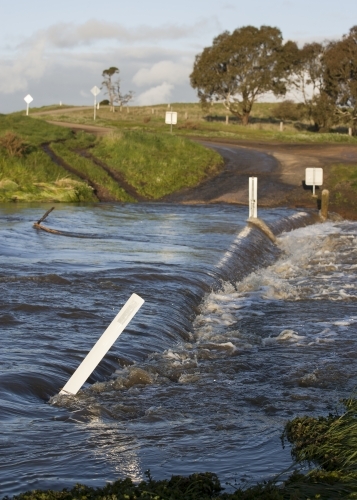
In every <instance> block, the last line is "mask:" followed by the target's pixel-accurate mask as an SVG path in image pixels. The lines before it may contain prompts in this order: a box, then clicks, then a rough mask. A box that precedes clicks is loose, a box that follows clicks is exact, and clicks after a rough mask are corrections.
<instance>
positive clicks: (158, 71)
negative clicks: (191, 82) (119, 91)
mask: <svg viewBox="0 0 357 500" xmlns="http://www.w3.org/2000/svg"><path fill="white" fill-rule="evenodd" d="M191 71H192V62H191V61H190V64H188V63H186V64H183V63H174V62H173V61H160V62H158V63H156V64H154V65H153V66H151V68H142V69H140V70H139V71H138V72H137V73H136V74H135V75H134V77H133V82H134V83H135V85H137V86H138V87H142V86H145V85H154V84H155V83H161V82H167V83H173V84H180V83H184V82H185V81H188V78H189V74H190V72H191Z"/></svg>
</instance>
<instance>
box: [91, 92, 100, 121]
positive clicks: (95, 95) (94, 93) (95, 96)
mask: <svg viewBox="0 0 357 500" xmlns="http://www.w3.org/2000/svg"><path fill="white" fill-rule="evenodd" d="M91 92H92V94H93V95H94V120H95V118H96V109H97V95H98V94H100V89H99V88H98V87H97V86H96V85H95V86H94V87H93V88H92V90H91Z"/></svg>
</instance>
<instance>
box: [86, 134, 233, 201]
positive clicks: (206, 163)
mask: <svg viewBox="0 0 357 500" xmlns="http://www.w3.org/2000/svg"><path fill="white" fill-rule="evenodd" d="M92 152H93V154H94V155H95V156H96V157H98V158H100V159H101V160H103V161H104V162H106V163H107V164H108V165H109V166H110V167H112V168H113V169H115V170H118V171H120V172H121V173H123V174H124V176H125V178H126V179H127V180H128V182H130V184H131V185H132V186H134V187H135V189H136V190H137V192H138V193H139V194H141V195H142V196H144V197H147V198H151V199H159V198H161V197H162V196H165V195H166V194H169V193H172V192H173V191H177V190H179V189H181V188H183V187H188V186H195V185H196V184H198V183H199V182H201V181H202V179H203V178H204V177H206V176H211V175H213V174H214V173H216V172H218V171H219V170H220V168H221V167H222V165H223V161H222V159H221V157H220V156H219V155H218V154H217V153H215V152H214V151H212V150H208V149H206V148H204V147H202V146H200V145H198V144H196V143H194V142H192V141H189V140H187V139H185V138H182V137H176V136H174V135H170V134H162V133H161V134H158V133H147V132H143V131H141V130H134V131H123V132H122V133H121V134H111V135H109V136H106V137H104V138H103V139H102V140H101V141H99V142H98V143H97V144H96V146H95V148H94V149H93V151H92Z"/></svg>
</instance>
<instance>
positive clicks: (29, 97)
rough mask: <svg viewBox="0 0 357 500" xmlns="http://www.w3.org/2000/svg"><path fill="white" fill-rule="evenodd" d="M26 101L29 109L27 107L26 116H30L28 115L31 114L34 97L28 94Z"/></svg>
mask: <svg viewBox="0 0 357 500" xmlns="http://www.w3.org/2000/svg"><path fill="white" fill-rule="evenodd" d="M24 101H25V102H26V104H27V107H26V116H28V114H29V107H30V102H32V101H33V97H32V96H30V94H27V96H26V97H24Z"/></svg>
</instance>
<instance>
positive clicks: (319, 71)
mask: <svg viewBox="0 0 357 500" xmlns="http://www.w3.org/2000/svg"><path fill="white" fill-rule="evenodd" d="M324 52H325V46H324V45H322V44H320V43H315V42H314V43H307V44H305V45H304V46H303V48H302V49H301V50H299V51H298V52H297V54H296V57H295V61H294V74H293V77H292V78H291V79H290V87H291V88H292V89H295V90H296V91H297V92H298V99H299V100H300V99H301V100H302V102H303V103H304V105H305V109H306V114H307V116H308V118H309V119H310V120H313V116H312V115H313V107H314V106H315V105H316V102H317V101H318V98H317V96H318V95H320V93H321V92H322V90H323V86H324V78H323V77H324V60H323V57H324Z"/></svg>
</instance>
